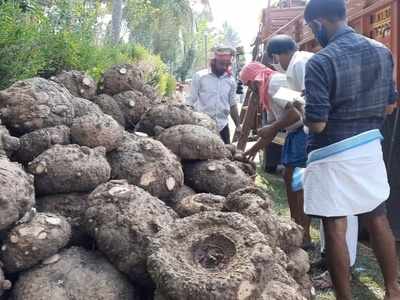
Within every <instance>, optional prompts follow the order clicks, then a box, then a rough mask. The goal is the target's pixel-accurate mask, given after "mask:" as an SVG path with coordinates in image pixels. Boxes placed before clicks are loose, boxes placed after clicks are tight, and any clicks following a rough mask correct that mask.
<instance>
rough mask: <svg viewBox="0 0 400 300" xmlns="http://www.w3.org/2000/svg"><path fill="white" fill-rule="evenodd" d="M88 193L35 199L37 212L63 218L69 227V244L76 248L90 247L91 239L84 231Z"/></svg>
mask: <svg viewBox="0 0 400 300" xmlns="http://www.w3.org/2000/svg"><path fill="white" fill-rule="evenodd" d="M88 197H89V194H88V193H70V194H56V195H48V196H44V197H39V198H36V208H37V210H38V211H39V212H45V213H53V214H57V215H60V216H63V217H64V218H65V219H66V220H67V221H68V223H69V224H70V225H71V238H70V243H69V244H72V245H78V246H91V245H92V239H90V238H89V236H88V234H87V232H86V231H85V230H84V217H85V212H86V209H87V208H88Z"/></svg>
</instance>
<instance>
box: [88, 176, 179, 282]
mask: <svg viewBox="0 0 400 300" xmlns="http://www.w3.org/2000/svg"><path fill="white" fill-rule="evenodd" d="M174 218H175V213H174V212H173V211H172V209H170V208H168V207H167V206H166V205H165V204H164V203H163V202H162V201H160V200H159V199H157V198H155V197H153V196H151V195H150V194H149V193H147V192H146V191H144V190H143V189H141V188H139V187H136V186H134V185H129V184H128V183H127V182H126V181H125V180H114V181H110V182H108V183H105V184H102V185H100V186H99V187H98V188H96V189H95V190H94V191H93V192H92V193H91V195H90V196H89V208H88V209H87V211H86V216H85V219H86V224H87V229H88V231H89V232H91V233H92V235H93V236H94V238H95V240H96V243H97V246H98V247H99V249H100V250H101V251H102V252H103V253H105V254H106V255H107V256H108V258H109V259H110V261H111V262H113V264H114V265H115V266H116V267H117V269H119V270H120V271H122V272H124V273H125V274H127V275H128V276H129V277H130V278H131V279H132V280H133V281H135V282H136V283H138V284H140V285H145V286H146V285H150V286H151V285H152V283H151V280H150V278H149V277H148V274H147V271H146V258H147V247H148V243H149V241H150V239H151V238H152V237H153V236H154V235H155V234H156V233H157V232H158V231H160V230H161V229H162V228H164V227H165V226H167V225H169V224H170V223H172V222H173V221H174Z"/></svg>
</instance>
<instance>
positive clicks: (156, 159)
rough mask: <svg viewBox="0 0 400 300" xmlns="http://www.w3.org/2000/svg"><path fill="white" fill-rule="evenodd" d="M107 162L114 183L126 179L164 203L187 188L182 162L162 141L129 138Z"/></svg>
mask: <svg viewBox="0 0 400 300" xmlns="http://www.w3.org/2000/svg"><path fill="white" fill-rule="evenodd" d="M107 158H108V161H109V163H110V165H111V169H112V171H111V178H112V179H126V180H128V182H129V183H131V184H134V185H137V186H140V187H141V188H143V189H145V190H146V191H148V192H149V193H150V194H152V195H153V196H156V197H158V198H160V199H167V198H168V197H169V196H171V195H172V194H174V193H175V192H176V191H178V190H179V189H180V188H181V187H182V185H183V171H182V166H181V164H180V162H179V160H178V158H177V157H176V156H175V155H174V154H173V153H172V152H171V151H170V150H168V149H167V148H166V147H165V146H164V145H163V144H161V143H160V142H159V141H155V140H153V139H150V138H142V137H138V136H135V135H132V134H126V135H125V137H124V140H123V142H122V144H121V145H120V146H119V147H118V148H117V149H115V150H114V151H112V152H110V153H108V154H107Z"/></svg>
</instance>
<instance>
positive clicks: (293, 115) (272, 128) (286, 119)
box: [245, 104, 300, 160]
mask: <svg viewBox="0 0 400 300" xmlns="http://www.w3.org/2000/svg"><path fill="white" fill-rule="evenodd" d="M299 120H300V116H299V114H298V112H297V110H296V109H295V108H294V107H293V105H291V104H287V106H286V109H285V114H284V115H283V117H281V118H280V119H279V120H277V121H275V122H273V123H272V124H271V125H268V126H265V127H263V128H261V129H260V130H259V131H258V136H259V137H260V139H259V140H258V141H257V143H256V144H255V145H254V146H253V147H251V148H250V149H249V150H248V151H247V152H245V156H246V157H248V158H249V159H251V160H252V159H254V157H255V156H256V154H257V152H258V151H260V150H261V149H265V147H267V146H268V145H269V144H270V143H272V141H273V140H274V138H275V137H276V135H277V134H278V132H279V130H281V129H284V128H287V127H289V126H291V125H293V124H296V123H297V122H298V121H299Z"/></svg>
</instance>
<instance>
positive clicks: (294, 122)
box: [240, 62, 311, 247]
mask: <svg viewBox="0 0 400 300" xmlns="http://www.w3.org/2000/svg"><path fill="white" fill-rule="evenodd" d="M240 80H241V81H242V82H243V83H244V84H245V85H248V86H249V87H250V88H251V89H252V90H253V91H254V92H256V93H257V94H258V95H259V98H260V102H261V103H262V106H263V107H265V109H266V110H267V111H268V118H269V120H268V121H269V123H270V124H269V125H268V126H265V127H263V128H262V129H260V130H259V132H258V135H259V137H260V139H259V140H258V141H257V143H256V144H255V145H254V146H253V147H251V149H249V150H248V151H246V152H245V156H246V157H248V158H249V159H253V158H254V157H255V155H256V154H257V152H258V151H259V150H261V149H265V147H266V146H268V145H269V144H270V143H271V142H272V140H273V139H274V138H275V136H276V135H277V134H278V132H279V131H280V130H282V129H286V130H287V131H288V138H287V139H286V142H285V146H284V148H286V149H288V150H287V153H286V154H285V155H283V156H282V161H283V163H284V164H285V166H286V168H287V169H288V170H289V171H290V173H289V172H287V173H286V174H285V176H284V179H285V182H286V186H287V189H286V191H287V197H288V203H289V207H290V214H291V217H292V218H293V219H294V221H295V222H296V223H297V224H299V225H301V226H303V228H304V232H305V235H304V246H305V247H309V246H310V243H311V238H310V230H309V228H310V222H309V218H308V217H307V216H305V214H304V211H303V206H302V202H300V201H299V199H298V197H297V193H296V192H294V191H293V190H292V188H291V183H292V178H291V176H292V172H293V170H294V168H295V167H304V166H305V164H306V161H307V154H306V148H305V145H306V137H305V134H304V132H303V122H302V120H301V119H300V117H299V116H298V115H297V113H296V109H295V108H294V107H293V105H292V104H291V102H290V101H283V100H281V101H277V100H276V99H274V98H273V96H274V95H275V94H276V92H277V91H278V89H279V88H280V87H287V86H288V82H287V80H286V75H285V74H282V73H278V72H274V71H273V70H271V69H270V68H267V67H266V66H265V65H263V64H261V63H257V62H252V63H249V64H247V65H246V66H245V67H244V68H243V70H242V71H241V73H240ZM296 115H297V116H296ZM299 144H300V146H301V145H302V146H303V149H300V150H297V149H294V150H293V148H295V147H296V145H299ZM295 150H297V151H295ZM284 153H285V152H284Z"/></svg>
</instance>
